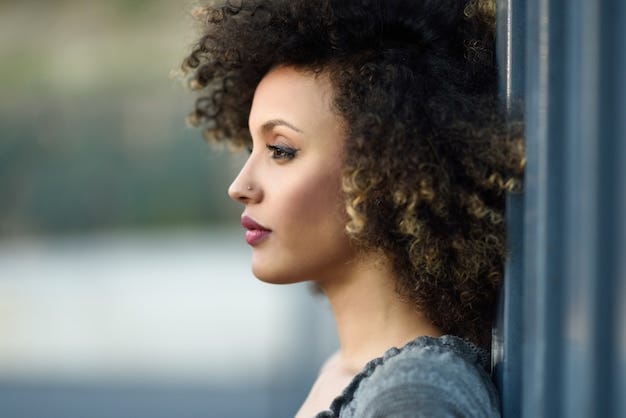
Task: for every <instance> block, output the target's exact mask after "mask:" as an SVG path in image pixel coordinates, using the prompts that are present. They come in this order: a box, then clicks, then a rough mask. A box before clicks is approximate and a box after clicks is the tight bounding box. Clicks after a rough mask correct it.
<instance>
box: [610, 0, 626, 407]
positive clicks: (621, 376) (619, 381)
mask: <svg viewBox="0 0 626 418" xmlns="http://www.w3.org/2000/svg"><path fill="white" fill-rule="evenodd" d="M616 3H617V5H615V10H614V11H613V13H614V14H613V19H614V20H613V22H612V23H611V27H613V28H615V33H614V35H613V37H614V39H615V43H617V44H618V46H617V48H616V50H615V54H616V57H615V67H614V71H615V75H616V77H617V80H616V82H615V86H614V94H615V95H616V98H617V100H616V103H615V109H616V111H617V116H616V122H617V123H616V124H617V127H616V134H617V145H616V147H615V155H616V156H617V158H616V159H617V161H618V169H617V177H616V179H615V183H616V190H615V193H616V194H617V199H616V213H617V219H615V229H616V231H617V241H616V242H615V257H616V259H615V265H616V268H615V276H616V285H615V296H614V297H615V299H614V301H615V311H614V315H615V318H617V320H616V321H615V333H614V335H615V341H614V342H615V350H614V355H615V357H614V360H613V363H614V364H613V366H614V369H615V370H616V376H615V378H614V382H613V391H612V394H613V401H614V402H613V403H614V412H615V413H614V417H615V418H618V417H621V418H624V417H626V396H625V394H626V116H625V115H626V24H625V23H626V2H624V1H619V0H618V1H617V2H616Z"/></svg>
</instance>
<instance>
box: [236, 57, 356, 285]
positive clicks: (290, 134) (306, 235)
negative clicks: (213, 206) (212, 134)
mask: <svg viewBox="0 0 626 418" xmlns="http://www.w3.org/2000/svg"><path fill="white" fill-rule="evenodd" d="M331 101H332V87H331V84H330V81H329V80H328V77H327V76H326V75H324V74H321V75H318V76H315V75H313V74H309V73H304V72H299V71H297V70H295V69H293V68H291V67H278V68H276V69H274V70H272V71H270V72H269V73H268V74H267V75H266V76H265V77H264V78H263V80H262V81H261V82H260V83H259V85H258V87H257V89H256V92H255V95H254V100H253V103H252V109H251V111H250V119H249V126H250V132H251V134H252V139H253V149H252V153H251V154H250V157H249V158H248V160H247V162H246V164H245V165H244V167H243V168H242V169H241V171H240V173H239V175H238V176H237V178H236V179H235V181H234V182H233V183H232V184H231V186H230V188H229V190H228V194H229V195H230V197H231V198H233V199H234V200H237V201H239V202H241V203H242V204H243V205H244V206H245V208H244V211H243V214H242V224H243V225H244V227H245V228H246V230H247V231H246V241H247V242H248V243H249V244H250V245H251V246H252V251H253V254H252V271H253V273H254V275H255V276H257V277H258V278H259V279H261V280H263V281H266V282H271V283H292V282H297V281H303V280H320V281H323V280H325V279H327V278H329V277H334V276H335V275H337V274H341V270H343V269H345V268H347V266H348V263H347V262H348V261H349V260H350V259H351V258H352V257H353V256H354V251H353V248H352V247H351V245H350V242H349V239H348V237H347V235H346V233H345V228H344V227H345V224H346V220H347V216H346V213H345V209H344V203H343V199H342V192H341V161H342V150H343V141H344V134H343V130H342V128H341V119H340V117H339V116H337V115H336V114H335V113H333V112H332V111H331Z"/></svg>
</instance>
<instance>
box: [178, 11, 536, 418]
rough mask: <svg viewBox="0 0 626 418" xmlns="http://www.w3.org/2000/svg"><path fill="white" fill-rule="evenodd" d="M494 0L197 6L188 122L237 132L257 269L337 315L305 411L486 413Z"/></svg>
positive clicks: (494, 219)
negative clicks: (304, 288)
mask: <svg viewBox="0 0 626 418" xmlns="http://www.w3.org/2000/svg"><path fill="white" fill-rule="evenodd" d="M492 3H493V2H489V1H482V0H284V1H270V0H258V1H253V0H245V1H239V2H235V1H228V2H225V3H223V4H215V3H213V4H211V5H208V6H206V7H202V8H200V9H198V12H197V17H198V18H199V19H200V20H201V22H202V37H201V39H200V40H199V41H198V42H197V44H196V45H195V47H194V49H193V50H192V52H191V53H190V55H189V56H188V57H187V58H186V59H185V62H184V64H183V70H184V71H185V72H186V74H187V75H188V78H189V83H190V86H191V87H192V88H194V89H196V90H198V91H199V94H200V98H199V99H198V100H197V102H196V107H195V110H194V111H193V112H192V113H191V115H190V121H191V122H192V124H194V125H197V126H201V127H202V128H203V130H204V133H205V136H206V137H207V138H208V139H210V140H212V141H218V142H220V141H221V142H229V143H231V144H233V145H234V146H237V147H241V148H248V150H249V151H250V155H249V157H248V159H247V161H246V163H245V165H244V166H243V168H242V169H241V171H240V173H239V175H238V176H237V177H236V179H234V181H233V183H232V184H231V186H230V188H229V190H228V193H229V195H230V197H231V198H233V199H234V200H236V201H238V202H240V203H241V204H242V205H243V213H242V225H243V226H244V228H245V239H246V241H247V242H248V244H249V245H250V246H251V247H252V260H251V262H252V271H253V273H254V275H255V276H256V277H258V278H259V279H260V280H263V281H266V282H270V283H281V284H285V283H294V282H301V281H313V282H315V283H316V284H317V285H318V286H319V288H320V289H321V290H322V291H323V293H324V294H325V295H326V297H327V298H328V299H329V301H330V304H331V306H332V309H333V314H334V316H335V319H336V323H337V330H338V334H339V341H340V349H339V350H338V352H337V353H336V354H335V355H333V356H332V357H331V358H330V359H328V361H327V362H326V363H325V364H324V365H323V366H322V368H321V370H320V374H319V376H318V379H317V381H316V382H315V383H314V385H313V387H312V389H311V391H310V393H309V396H308V398H307V399H306V400H304V401H303V405H302V407H301V409H300V410H299V411H298V413H297V417H299V418H300V417H314V416H317V417H342V418H346V417H358V418H364V417H444V416H445V417H448V416H450V417H496V416H499V406H498V396H497V393H496V391H495V389H494V387H493V385H492V383H491V380H490V377H489V374H488V371H487V361H488V352H487V351H486V349H487V348H488V347H489V343H490V334H491V322H492V318H493V315H494V305H495V302H496V298H497V295H498V290H499V288H500V286H501V283H502V280H503V260H504V257H505V253H506V244H505V228H504V215H503V212H504V198H505V192H506V191H510V190H515V189H516V188H518V187H519V178H520V175H521V173H522V170H523V163H524V160H523V145H522V141H521V135H520V134H519V127H517V126H516V125H511V124H505V120H504V117H503V115H502V112H501V111H500V110H499V104H498V98H497V85H496V84H497V81H496V68H495V59H494V50H493V46H494V45H493V44H494V33H493V26H494V8H495V6H494V5H493V4H492Z"/></svg>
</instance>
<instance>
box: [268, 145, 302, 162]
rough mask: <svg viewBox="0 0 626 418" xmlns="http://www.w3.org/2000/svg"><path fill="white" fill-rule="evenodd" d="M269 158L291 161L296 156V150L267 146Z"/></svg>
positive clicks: (279, 146)
mask: <svg viewBox="0 0 626 418" xmlns="http://www.w3.org/2000/svg"><path fill="white" fill-rule="evenodd" d="M267 149H268V150H269V151H270V154H271V157H272V158H273V159H274V160H293V159H294V158H295V157H296V154H298V150H297V149H295V148H291V147H286V146H283V145H267Z"/></svg>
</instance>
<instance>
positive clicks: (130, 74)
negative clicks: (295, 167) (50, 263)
mask: <svg viewBox="0 0 626 418" xmlns="http://www.w3.org/2000/svg"><path fill="white" fill-rule="evenodd" d="M190 10H191V3H184V2H171V1H164V0H158V1H155V0H141V1H139V0H133V1H125V0H115V1H109V2H97V3H96V2H85V3H81V2H79V1H75V0H64V1H61V0H58V1H49V2H46V3H43V2H36V1H6V0H5V1H1V2H0V62H1V63H2V65H0V192H1V194H0V237H2V236H5V237H6V236H12V235H23V234H56V233H65V232H73V233H75V232H81V231H90V230H96V229H103V228H145V227H163V226H178V225H194V224H210V223H216V222H225V221H227V220H228V221H236V219H237V216H235V215H234V214H235V213H236V212H237V211H238V210H237V209H236V205H235V204H234V203H232V202H229V199H228V198H227V196H226V192H225V190H226V187H227V185H228V182H229V180H230V178H231V177H232V176H233V175H234V172H235V168H236V167H235V166H236V159H233V158H231V157H229V154H228V152H226V151H222V152H218V151H216V150H215V149H212V148H211V147H210V146H208V145H206V144H205V143H204V141H203V140H202V139H201V135H200V132H199V131H197V130H194V129H191V128H187V127H186V126H185V122H184V117H185V115H186V114H187V113H188V112H189V110H190V109H191V108H192V105H193V96H192V94H191V93H189V92H188V91H186V90H185V89H184V88H183V86H182V83H180V82H178V81H175V80H171V79H170V77H169V74H170V71H171V70H172V69H175V68H176V67H177V66H178V64H179V63H180V61H181V60H182V58H183V57H184V55H185V52H186V51H187V50H188V49H189V46H190V45H191V43H192V42H193V38H194V36H193V35H194V32H193V24H192V21H191V18H190V17H189V11H190Z"/></svg>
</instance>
